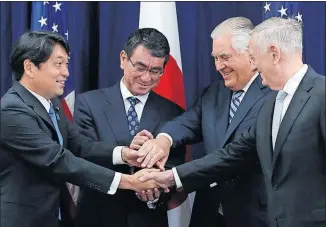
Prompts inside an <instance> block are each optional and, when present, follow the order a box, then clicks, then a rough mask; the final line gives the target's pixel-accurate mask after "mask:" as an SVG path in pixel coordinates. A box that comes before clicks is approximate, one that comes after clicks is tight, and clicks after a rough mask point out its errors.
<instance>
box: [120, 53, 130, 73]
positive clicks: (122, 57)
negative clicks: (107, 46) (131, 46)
mask: <svg viewBox="0 0 326 227" xmlns="http://www.w3.org/2000/svg"><path fill="white" fill-rule="evenodd" d="M127 61H128V56H127V53H126V51H124V50H122V51H121V52H120V68H121V69H122V70H123V69H124V65H125V63H126V62H127Z"/></svg>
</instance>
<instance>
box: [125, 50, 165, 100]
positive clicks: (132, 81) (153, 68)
mask: <svg viewBox="0 0 326 227" xmlns="http://www.w3.org/2000/svg"><path fill="white" fill-rule="evenodd" d="M164 60H165V58H164V57H162V58H160V57H153V56H152V55H151V53H150V51H149V50H148V49H147V48H145V47H144V46H142V45H139V46H137V47H136V48H135V49H134V51H133V53H132V55H131V56H130V57H128V56H127V54H126V52H125V51H121V54H120V67H121V69H123V71H124V84H125V85H126V87H127V88H128V90H129V91H130V92H131V93H132V94H133V95H135V96H137V95H145V94H147V93H149V92H150V91H151V90H152V89H153V88H155V87H156V86H157V85H158V83H159V82H160V78H161V74H162V73H163V70H164Z"/></svg>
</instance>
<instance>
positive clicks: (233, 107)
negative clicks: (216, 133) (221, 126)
mask: <svg viewBox="0 0 326 227" xmlns="http://www.w3.org/2000/svg"><path fill="white" fill-rule="evenodd" d="M243 92H244V91H243V90H240V91H236V92H233V94H232V99H231V104H230V111H229V123H230V122H231V120H232V118H233V117H234V115H235V112H237V109H238V108H239V106H240V102H241V101H240V96H241V95H242V94H243Z"/></svg>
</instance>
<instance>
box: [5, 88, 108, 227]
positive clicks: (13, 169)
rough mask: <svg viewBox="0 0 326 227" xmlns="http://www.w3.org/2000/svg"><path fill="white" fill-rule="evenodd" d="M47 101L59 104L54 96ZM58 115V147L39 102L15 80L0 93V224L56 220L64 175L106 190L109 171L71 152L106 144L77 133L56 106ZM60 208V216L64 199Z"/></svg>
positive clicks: (32, 226)
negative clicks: (60, 134) (61, 144)
mask: <svg viewBox="0 0 326 227" xmlns="http://www.w3.org/2000/svg"><path fill="white" fill-rule="evenodd" d="M51 101H52V103H53V104H54V106H60V103H59V100H57V99H53V100H51ZM58 115H59V118H60V120H59V122H58V124H59V128H60V131H61V133H62V136H63V143H64V145H63V147H61V146H60V145H59V142H58V141H59V140H58V136H57V134H56V131H55V128H54V126H53V124H52V121H51V119H50V117H49V115H48V113H47V111H46V110H45V108H44V106H43V105H42V104H41V103H40V102H39V101H38V100H37V98H35V97H34V96H33V95H32V94H31V93H30V92H29V91H27V90H26V89H25V88H24V87H23V86H22V85H20V83H18V82H15V83H14V85H13V87H12V88H10V89H9V90H8V92H7V93H6V94H5V95H4V96H3V97H2V98H1V149H0V189H1V194H0V197H1V204H0V226H1V227H18V226H19V227H44V226H47V227H55V226H57V222H58V218H57V215H58V208H59V205H60V200H59V198H60V189H62V190H65V189H66V187H65V182H66V181H67V182H71V183H73V184H76V185H79V186H83V187H88V188H91V189H93V190H96V191H99V192H102V193H103V195H104V194H105V193H107V192H108V190H109V187H110V185H111V182H112V180H113V177H114V172H113V171H111V170H108V169H105V168H103V167H101V166H98V165H95V164H93V163H90V162H87V161H85V160H83V159H80V158H77V157H75V156H74V155H77V156H79V155H83V156H87V155H88V154H89V153H90V155H91V153H92V152H93V151H94V150H96V151H102V152H108V150H109V149H110V148H109V147H108V145H107V144H102V143H92V142H91V141H90V140H89V139H87V138H86V137H85V136H82V135H80V134H79V132H78V131H77V130H76V129H75V128H74V127H72V126H71V125H70V124H69V123H68V122H67V119H66V118H65V116H64V113H63V112H62V111H61V110H59V112H58ZM68 149H69V150H68ZM72 152H73V153H72ZM111 165H112V161H111ZM107 166H109V165H107ZM62 190H61V191H62ZM65 192H67V190H65ZM106 196H108V195H106ZM60 209H61V212H62V215H63V218H64V217H65V216H66V213H65V211H66V207H65V206H64V204H63V203H62V204H61V205H60Z"/></svg>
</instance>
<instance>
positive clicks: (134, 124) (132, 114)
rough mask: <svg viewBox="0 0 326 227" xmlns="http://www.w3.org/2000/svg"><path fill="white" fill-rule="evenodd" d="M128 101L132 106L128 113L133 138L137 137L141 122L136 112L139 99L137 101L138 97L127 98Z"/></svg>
mask: <svg viewBox="0 0 326 227" xmlns="http://www.w3.org/2000/svg"><path fill="white" fill-rule="evenodd" d="M127 100H128V101H129V102H130V104H131V105H130V107H129V110H128V112H127V119H128V127H129V133H130V135H131V136H135V135H136V133H137V131H138V127H139V121H138V116H137V113H136V110H135V105H136V104H137V103H138V102H139V99H137V98H136V97H129V98H127Z"/></svg>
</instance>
